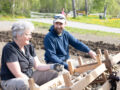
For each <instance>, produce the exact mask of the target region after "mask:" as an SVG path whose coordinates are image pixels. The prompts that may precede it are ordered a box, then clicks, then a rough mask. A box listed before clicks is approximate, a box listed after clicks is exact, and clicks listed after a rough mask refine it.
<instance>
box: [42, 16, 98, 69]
mask: <svg viewBox="0 0 120 90" xmlns="http://www.w3.org/2000/svg"><path fill="white" fill-rule="evenodd" d="M65 25H66V18H65V16H64V15H62V14H57V15H55V16H54V20H53V25H52V26H51V27H50V29H49V32H48V34H47V35H46V36H45V38H44V46H45V60H46V63H59V64H62V65H64V67H65V69H68V64H67V63H66V61H67V60H68V59H69V45H71V46H73V47H74V48H76V49H77V50H80V51H82V52H85V53H88V54H89V55H90V56H91V57H92V58H93V59H96V53H95V52H93V51H92V50H91V49H90V48H89V47H88V46H86V45H85V44H84V43H82V42H80V41H79V40H78V39H76V38H74V37H73V36H72V35H71V34H70V33H69V32H67V31H66V30H65Z"/></svg>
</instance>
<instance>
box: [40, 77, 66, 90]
mask: <svg viewBox="0 0 120 90" xmlns="http://www.w3.org/2000/svg"><path fill="white" fill-rule="evenodd" d="M63 83H64V79H63V76H62V75H60V76H58V77H57V78H55V79H53V80H51V81H49V82H47V83H45V84H43V85H41V86H40V87H39V89H40V90H51V88H56V87H57V86H58V85H62V84H63Z"/></svg>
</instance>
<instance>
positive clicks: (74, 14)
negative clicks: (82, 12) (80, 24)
mask: <svg viewBox="0 0 120 90" xmlns="http://www.w3.org/2000/svg"><path fill="white" fill-rule="evenodd" d="M72 8H73V17H74V18H76V9H75V0H72Z"/></svg>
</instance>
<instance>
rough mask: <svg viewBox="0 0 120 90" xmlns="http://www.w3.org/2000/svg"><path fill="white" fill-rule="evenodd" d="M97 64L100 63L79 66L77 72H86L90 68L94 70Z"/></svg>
mask: <svg viewBox="0 0 120 90" xmlns="http://www.w3.org/2000/svg"><path fill="white" fill-rule="evenodd" d="M97 66H99V64H88V65H83V66H80V67H79V68H75V72H78V73H83V72H86V71H88V70H93V69H95V68H96V67H97Z"/></svg>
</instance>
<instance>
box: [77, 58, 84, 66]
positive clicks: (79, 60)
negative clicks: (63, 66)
mask: <svg viewBox="0 0 120 90" xmlns="http://www.w3.org/2000/svg"><path fill="white" fill-rule="evenodd" d="M78 63H79V65H80V66H82V65H83V60H82V57H78Z"/></svg>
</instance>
